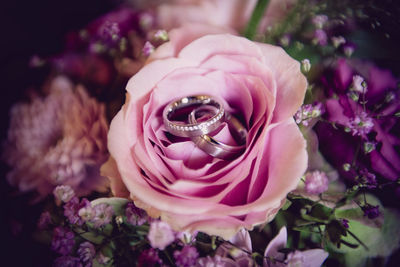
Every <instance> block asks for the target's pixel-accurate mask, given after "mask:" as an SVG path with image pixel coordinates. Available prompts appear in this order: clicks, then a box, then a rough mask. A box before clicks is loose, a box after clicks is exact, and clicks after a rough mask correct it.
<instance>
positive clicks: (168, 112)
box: [163, 95, 225, 137]
mask: <svg viewBox="0 0 400 267" xmlns="http://www.w3.org/2000/svg"><path fill="white" fill-rule="evenodd" d="M193 105H207V106H213V107H215V108H216V109H217V112H216V113H215V115H214V116H212V117H211V118H209V119H208V120H206V121H204V122H200V123H198V122H197V121H196V120H194V121H193V122H190V121H189V123H187V122H183V121H172V120H171V119H172V118H173V117H174V114H175V113H176V112H177V111H178V110H180V109H183V108H186V107H190V106H193ZM224 115H225V110H224V107H223V105H222V103H221V102H219V101H217V100H216V99H215V98H214V97H211V96H208V95H195V96H187V97H183V98H181V99H178V100H176V101H172V102H171V103H169V104H168V105H167V106H166V107H165V108H164V110H163V121H164V125H165V128H166V129H167V131H168V132H170V133H171V134H173V135H176V136H180V137H194V136H200V135H205V134H208V133H211V132H213V131H215V130H216V129H217V128H218V127H219V126H220V125H221V123H222V122H223V121H224V120H225V116H224Z"/></svg>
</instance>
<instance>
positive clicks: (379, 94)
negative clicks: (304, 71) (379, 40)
mask: <svg viewBox="0 0 400 267" xmlns="http://www.w3.org/2000/svg"><path fill="white" fill-rule="evenodd" d="M350 64H351V65H350ZM357 75H358V76H357ZM361 77H363V78H364V80H363V81H362V78H361ZM322 83H323V86H324V87H325V88H326V91H325V93H326V95H327V97H329V99H328V100H327V101H326V103H325V107H326V112H325V118H326V119H328V120H329V121H332V122H334V123H335V124H336V128H337V129H335V128H334V127H332V126H331V125H330V124H327V123H318V124H317V127H316V128H315V129H316V132H317V134H318V139H319V142H320V144H321V146H320V150H321V152H322V153H323V155H324V156H325V158H326V159H327V160H328V162H329V163H331V164H332V165H333V167H335V168H336V169H337V170H339V172H340V175H341V176H342V177H345V178H347V179H350V180H354V179H355V178H356V177H359V176H361V175H362V174H360V171H362V170H364V169H366V170H368V172H370V173H371V174H374V175H376V176H377V177H379V178H384V179H388V180H392V181H394V180H396V179H398V178H399V177H400V153H399V151H398V149H396V147H398V146H399V145H400V138H399V136H400V135H399V131H398V129H400V119H399V118H398V117H396V116H395V113H396V112H397V111H398V110H399V108H400V102H399V101H398V99H397V98H398V97H399V96H400V95H399V93H398V91H396V90H395V88H396V79H395V78H394V77H393V76H392V74H391V73H390V72H389V71H387V70H381V69H379V68H377V67H375V66H373V65H372V64H371V63H368V62H367V63H365V62H357V61H346V60H345V59H340V60H338V62H337V66H336V69H335V71H334V72H332V71H330V72H327V73H326V75H325V76H324V77H323V79H322ZM366 86H368V90H366ZM349 92H350V93H351V92H355V93H357V94H358V95H359V97H358V98H351V97H349ZM334 96H335V97H334ZM357 146H359V147H360V149H359V150H358V151H359V152H358V155H357V162H356V168H355V169H351V170H350V171H349V170H345V169H343V165H344V164H346V163H352V162H353V159H354V155H355V154H356V151H357Z"/></svg>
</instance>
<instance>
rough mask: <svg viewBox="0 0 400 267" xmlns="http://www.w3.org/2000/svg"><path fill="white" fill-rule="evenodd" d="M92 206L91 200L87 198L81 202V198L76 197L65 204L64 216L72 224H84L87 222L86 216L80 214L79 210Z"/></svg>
mask: <svg viewBox="0 0 400 267" xmlns="http://www.w3.org/2000/svg"><path fill="white" fill-rule="evenodd" d="M90 206H91V205H90V202H89V200H87V199H86V198H83V199H82V200H81V202H79V199H78V198H77V197H74V198H72V199H71V200H70V201H69V202H68V203H66V204H65V205H64V216H65V217H67V219H68V221H69V222H70V223H71V224H77V225H82V224H83V223H85V217H81V216H79V211H80V210H81V209H84V208H86V207H90Z"/></svg>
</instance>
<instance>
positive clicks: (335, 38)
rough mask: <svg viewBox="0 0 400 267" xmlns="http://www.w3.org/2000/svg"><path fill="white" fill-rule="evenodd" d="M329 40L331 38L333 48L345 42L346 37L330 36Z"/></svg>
mask: <svg viewBox="0 0 400 267" xmlns="http://www.w3.org/2000/svg"><path fill="white" fill-rule="evenodd" d="M331 40H332V43H333V46H334V47H335V48H338V47H339V46H341V45H342V44H345V43H346V39H344V37H343V36H333V37H332V38H331Z"/></svg>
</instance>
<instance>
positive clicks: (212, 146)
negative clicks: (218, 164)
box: [189, 107, 247, 160]
mask: <svg viewBox="0 0 400 267" xmlns="http://www.w3.org/2000/svg"><path fill="white" fill-rule="evenodd" d="M203 109H204V107H199V108H197V109H195V110H193V111H192V112H191V113H190V114H189V122H190V123H196V122H197V119H196V112H199V111H200V110H203ZM209 111H211V112H213V111H212V109H209ZM214 112H215V111H214ZM225 119H226V122H227V123H228V127H229V130H230V131H231V133H232V136H233V137H234V139H235V140H236V141H237V142H238V143H239V144H240V145H238V146H231V145H227V144H224V143H222V142H219V141H217V140H215V139H214V138H213V137H211V136H209V135H201V136H195V137H192V138H191V139H192V141H193V142H194V143H195V144H196V146H197V147H198V148H200V149H201V150H203V151H204V152H206V153H207V154H209V155H211V156H213V157H216V158H220V159H224V160H230V159H233V158H235V157H237V156H238V155H240V154H241V153H243V151H244V150H245V149H246V137H247V130H246V128H245V127H244V126H243V125H242V124H241V123H240V121H239V120H238V119H236V118H235V117H234V116H232V115H231V114H229V113H225Z"/></svg>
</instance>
